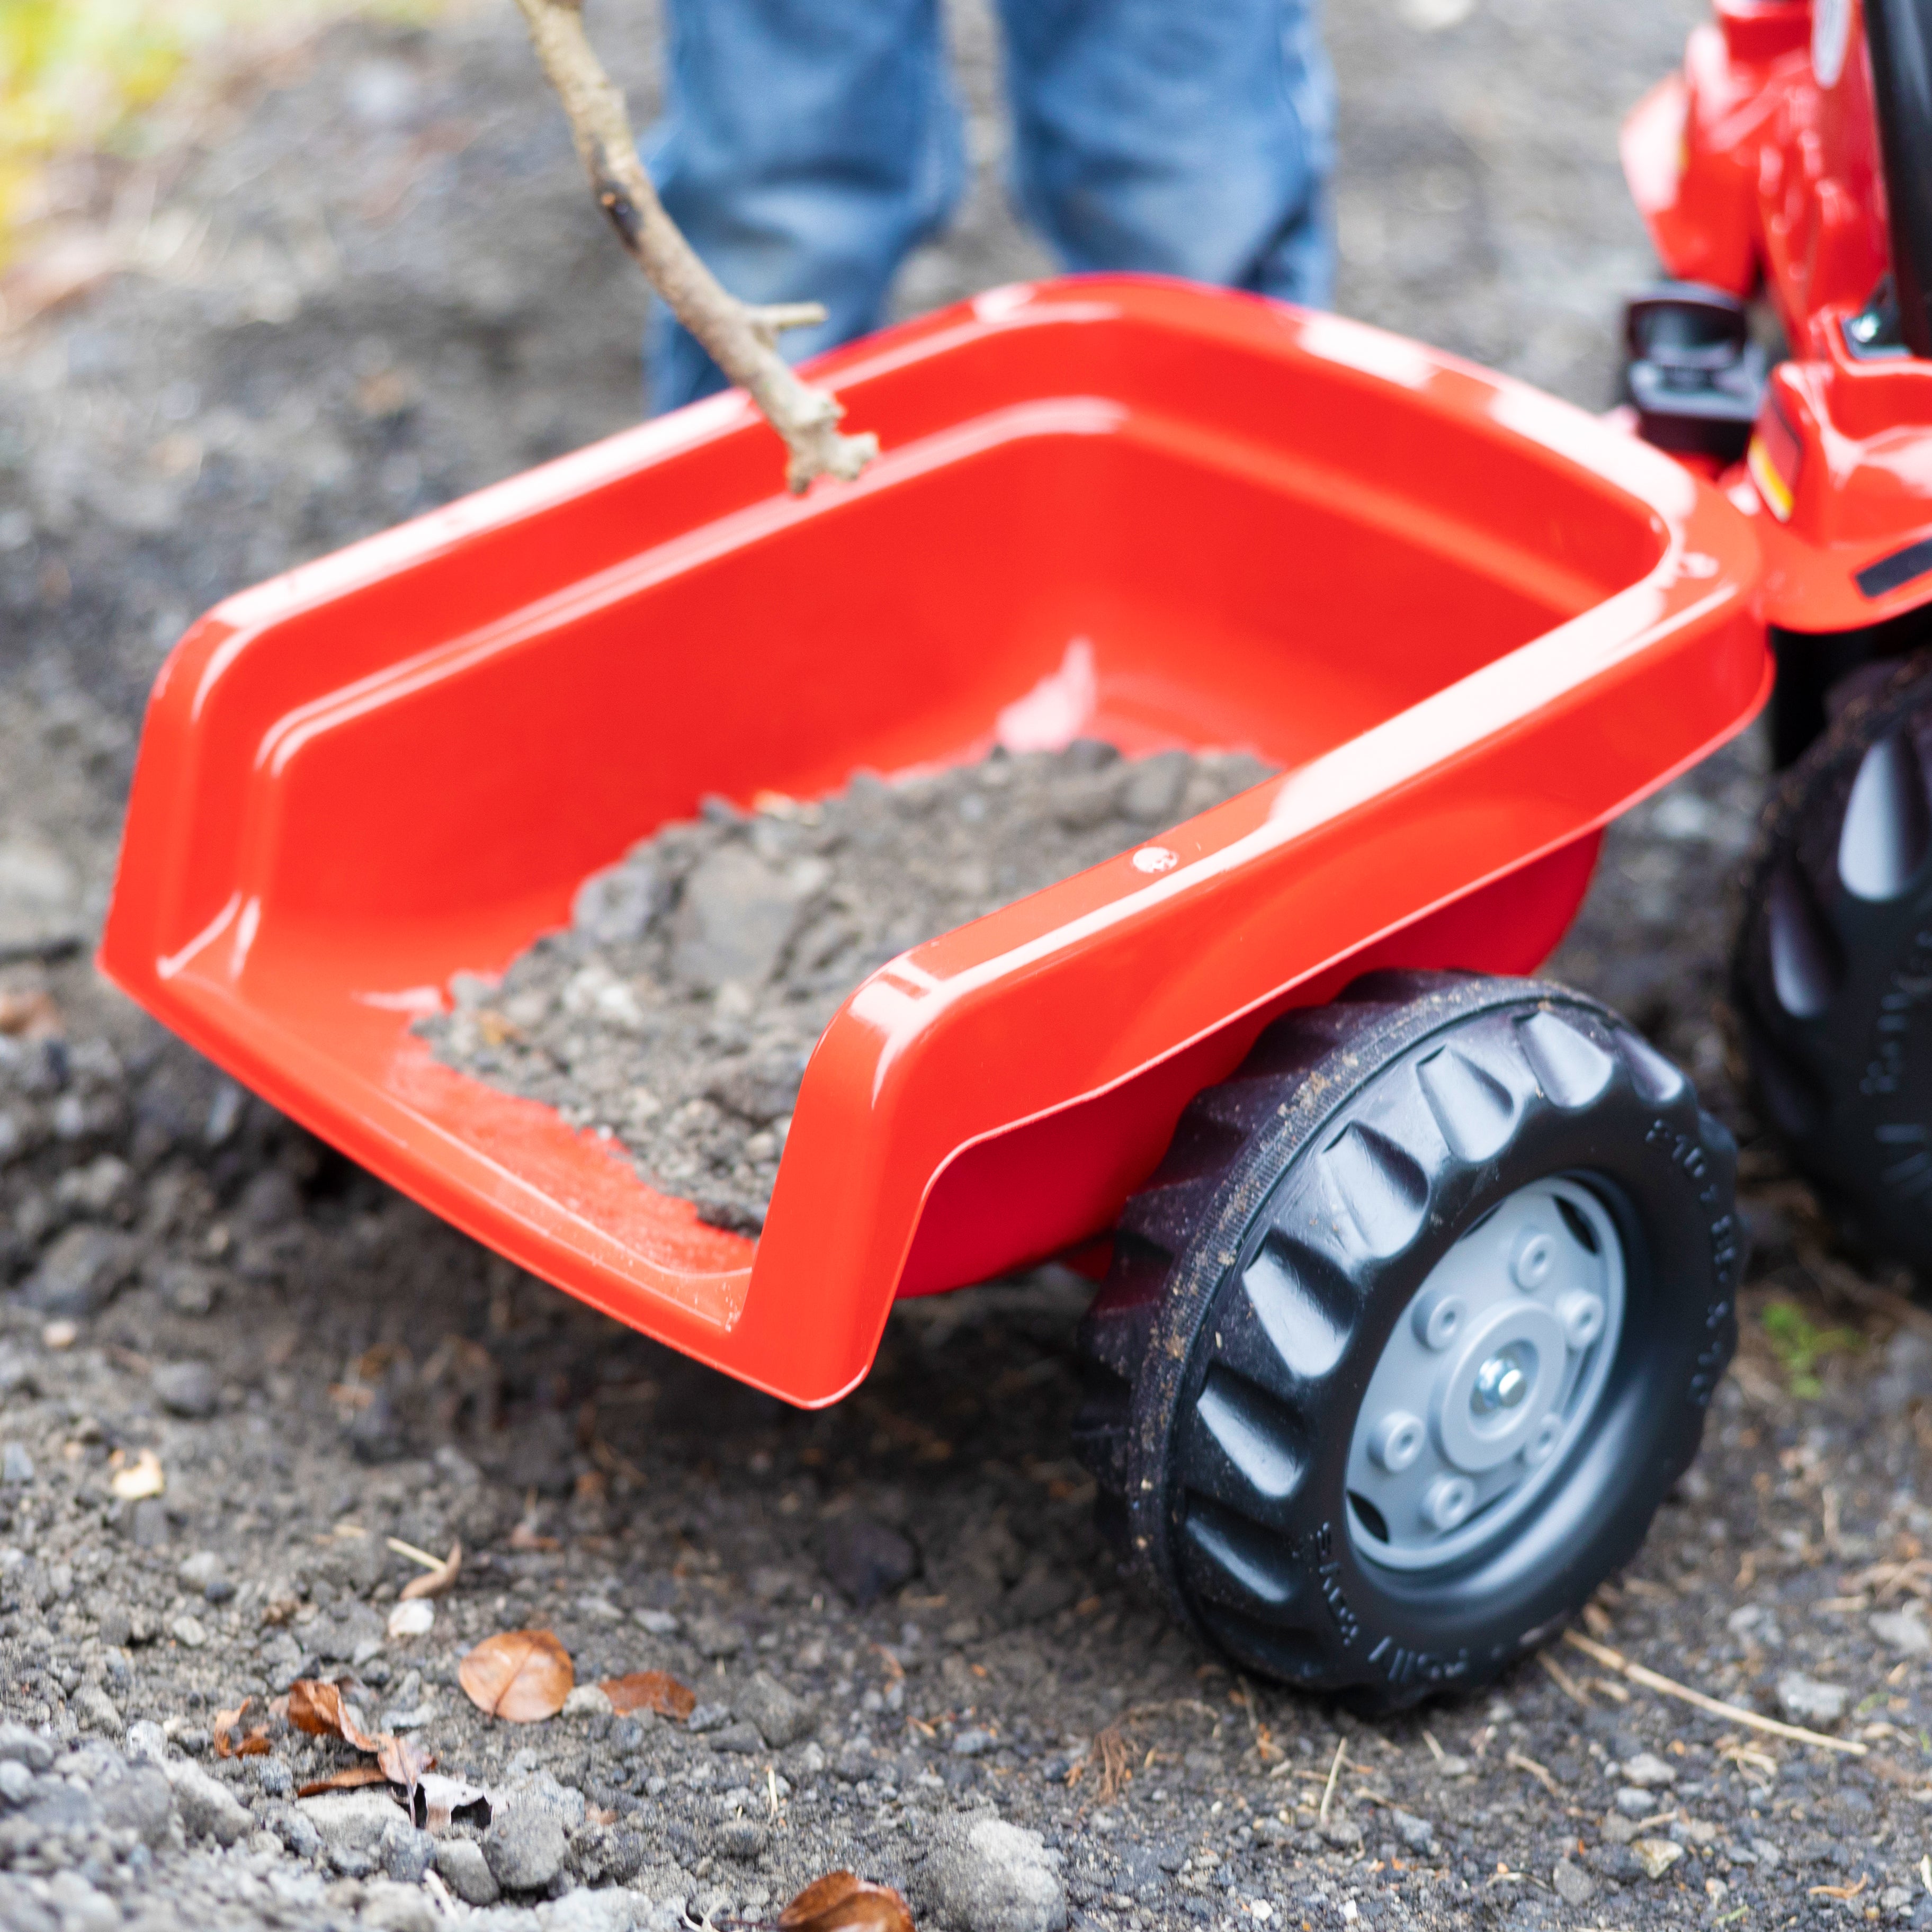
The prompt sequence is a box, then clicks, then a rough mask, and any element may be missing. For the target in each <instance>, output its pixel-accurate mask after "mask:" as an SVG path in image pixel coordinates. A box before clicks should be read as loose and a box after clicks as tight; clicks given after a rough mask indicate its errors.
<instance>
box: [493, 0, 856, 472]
mask: <svg viewBox="0 0 1932 1932" xmlns="http://www.w3.org/2000/svg"><path fill="white" fill-rule="evenodd" d="M517 7H519V8H520V10H521V11H522V13H523V20H524V23H525V24H526V26H528V27H529V30H530V40H531V42H532V44H533V45H534V46H535V48H536V51H537V58H538V60H539V61H541V62H542V63H543V70H544V74H546V75H547V77H549V80H550V85H551V86H553V88H555V89H556V93H557V98H558V99H559V100H560V101H562V104H563V111H564V113H565V115H566V116H568V119H569V121H570V131H571V135H572V136H574V139H575V140H576V142H577V157H578V158H579V159H580V160H581V161H582V162H583V171H584V172H585V173H586V174H587V175H589V177H590V187H591V191H592V193H594V194H595V196H596V197H597V200H598V205H599V206H600V207H601V208H602V209H603V210H604V213H605V214H607V215H608V216H609V217H610V225H611V226H613V228H615V229H616V231H617V234H618V237H619V239H620V240H621V241H622V242H623V245H624V246H625V248H627V249H628V250H629V251H630V253H631V258H632V260H634V261H635V262H636V263H637V266H638V267H639V268H640V269H643V272H644V274H645V275H646V278H648V279H649V282H650V284H651V286H652V287H653V288H654V289H655V290H657V292H658V294H659V295H660V296H662V297H663V298H664V301H665V302H666V303H667V305H669V307H670V311H671V313H672V314H673V315H675V316H676V317H677V319H678V320H679V322H681V323H683V324H684V326H685V328H686V329H689V330H690V331H691V334H692V335H694V336H696V337H697V339H698V341H700V342H701V343H702V344H703V345H704V347H705V348H706V350H709V352H710V355H711V359H712V361H713V362H715V363H716V364H717V365H718V368H721V370H723V371H724V374H726V376H727V377H729V378H730V380H731V381H733V382H734V383H739V384H741V385H742V386H743V387H744V388H745V389H748V391H749V392H751V399H752V401H754V402H755V403H756V404H757V406H758V407H759V408H760V410H763V412H764V415H765V419H766V422H769V424H770V425H771V426H772V428H773V429H775V430H776V431H778V434H779V435H780V436H781V437H783V438H784V445H785V448H786V449H787V451H789V452H790V461H789V462H788V463H787V465H786V467H785V481H786V482H787V484H789V485H790V487H791V489H792V490H793V492H794V493H796V492H798V491H801V490H803V489H804V488H805V486H806V485H807V484H809V483H810V482H811V479H812V478H814V476H841V477H844V478H846V479H847V480H848V481H849V480H850V478H853V477H855V476H856V475H858V474H859V471H860V470H862V469H864V468H865V465H866V464H867V463H869V462H870V461H871V460H872V458H874V457H875V456H876V455H878V453H879V440H878V438H877V437H875V436H874V435H871V434H869V433H868V434H865V435H863V436H842V435H841V434H839V430H838V419H839V418H840V417H841V416H843V415H844V410H843V408H841V406H840V405H839V404H838V402H837V401H835V400H834V399H833V398H832V397H831V396H829V395H827V394H826V392H825V391H823V389H813V388H812V387H811V385H810V384H808V383H802V382H800V381H799V379H798V377H796V375H795V374H793V371H792V370H791V368H790V365H788V364H787V362H785V360H784V358H783V357H782V356H780V355H779V354H778V347H777V344H778V333H779V332H780V331H781V329H802V328H808V327H810V326H812V325H813V324H814V323H821V322H823V320H825V311H824V310H823V308H820V306H819V305H818V304H817V303H816V302H781V303H776V304H773V305H770V306H769V307H763V308H760V307H756V306H754V305H752V304H751V303H748V302H740V301H739V300H738V299H737V298H736V296H733V295H730V294H729V293H727V292H726V290H724V288H723V287H721V286H720V284H719V283H718V278H716V277H715V275H712V272H711V271H710V270H709V269H707V268H706V266H704V264H703V262H701V261H700V260H699V259H698V257H697V251H696V250H694V248H692V247H691V244H690V243H689V242H687V241H686V240H685V239H684V237H683V236H682V235H681V234H680V233H679V232H678V228H677V224H676V223H675V222H674V221H673V220H671V218H670V216H669V215H668V214H666V213H665V212H664V204H663V203H662V202H661V201H659V200H658V197H657V190H655V188H653V187H652V185H651V179H650V176H649V175H647V174H646V173H645V172H644V166H643V162H641V161H640V160H638V158H637V143H636V142H635V140H634V139H633V138H632V136H631V124H630V117H629V116H628V114H626V113H625V109H624V97H623V96H622V94H620V93H619V92H618V91H617V89H616V87H615V86H613V84H612V83H611V80H610V76H609V75H608V74H606V73H605V72H604V68H603V65H602V63H601V62H599V60H598V58H597V56H596V55H595V52H592V49H591V46H590V43H589V40H588V39H587V38H586V37H585V34H584V31H583V0H517Z"/></svg>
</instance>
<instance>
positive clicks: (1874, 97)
mask: <svg viewBox="0 0 1932 1932" xmlns="http://www.w3.org/2000/svg"><path fill="white" fill-rule="evenodd" d="M1624 162H1625V172H1626V173H1627V174H1628V177H1629V179H1630V182H1631V187H1632V190H1633V191H1634V193H1635V195H1636V197H1637V204H1638V205H1639V207H1640V209H1641V210H1642V211H1643V214H1644V216H1645V218H1646V221H1647V222H1648V223H1649V228H1650V232H1651V235H1652V239H1653V240H1654V242H1655V244H1656V246H1657V250H1658V254H1659V255H1660V256H1661V258H1662V260H1663V262H1664V266H1665V268H1666V269H1667V272H1669V273H1670V275H1673V277H1676V278H1681V279H1680V281H1679V282H1678V283H1677V284H1676V285H1674V286H1673V287H1671V288H1670V289H1667V290H1656V291H1652V292H1649V294H1647V295H1646V297H1644V298H1643V299H1642V300H1641V301H1640V303H1639V304H1638V305H1634V308H1633V311H1632V317H1631V346H1632V349H1633V351H1634V358H1635V359H1634V363H1633V365H1632V368H1631V395H1632V399H1633V401H1635V403H1636V404H1637V408H1638V412H1639V415H1640V419H1641V421H1642V423H1643V428H1644V430H1645V432H1646V434H1650V435H1652V437H1655V440H1658V442H1660V443H1663V444H1664V445H1665V446H1668V447H1670V448H1673V449H1680V450H1682V449H1688V450H1690V451H1692V452H1696V453H1694V454H1693V455H1691V458H1690V459H1689V460H1693V461H1699V460H1701V462H1702V464H1703V468H1704V469H1705V471H1706V473H1720V472H1721V480H1722V484H1723V487H1724V489H1725V490H1726V492H1727V494H1728V495H1729V496H1730V499H1731V500H1732V501H1733V502H1734V503H1735V504H1736V505H1737V506H1738V507H1739V508H1740V509H1741V510H1742V511H1745V513H1746V514H1748V515H1749V516H1750V517H1751V518H1752V519H1753V521H1754V523H1755V525H1756V527H1757V532H1758V535H1759V538H1760V542H1761V543H1762V544H1763V550H1764V556H1765V573H1764V582H1763V609H1764V612H1765V615H1766V618H1767V619H1768V620H1769V624H1770V625H1771V640H1772V646H1773V648H1774V650H1775V654H1776V657H1777V661H1778V688H1777V693H1776V696H1775V700H1774V704H1773V714H1772V715H1773V733H1772V736H1773V742H1774V750H1775V757H1776V760H1777V762H1778V764H1779V765H1780V766H1784V767H1787V768H1788V769H1786V770H1785V771H1784V773H1783V775H1781V778H1779V780H1778V784H1777V787H1776V789H1775V792H1774V794H1773V796H1772V802H1771V807H1770V809H1769V812H1768V814H1767V817H1766V823H1765V826H1764V827H1763V832H1762V835H1761V838H1760V844H1759V849H1758V851H1757V855H1756V856H1755V857H1754V859H1753V860H1752V862H1751V866H1750V868H1749V872H1748V878H1747V880H1746V884H1745V918H1744V920H1743V923H1742V926H1741V928H1740V929H1739V935H1738V938H1737V947H1736V959H1735V962H1734V968H1733V998H1732V1005H1733V1010H1734V1011H1735V1012H1736V1014H1737V1016H1738V1017H1739V1020H1740V1022H1742V1031H1743V1038H1744V1043H1745V1048H1746V1051H1747V1054H1748V1058H1749V1060H1750V1062H1751V1068H1752V1071H1753V1073H1754V1079H1755V1084H1756V1086H1757V1097H1758V1100H1759V1103H1760V1109H1761V1112H1762V1113H1763V1117H1764V1118H1766V1121H1768V1122H1769V1124H1771V1125H1772V1127H1774V1128H1775V1130H1777V1132H1778V1134H1779V1135H1780V1136H1781V1138H1782V1139H1783V1140H1784V1143H1785V1145H1786V1146H1787V1149H1788V1150H1789V1151H1790V1154H1791V1155H1792V1157H1793V1159H1794V1160H1795V1161H1796V1163H1797V1165H1798V1166H1799V1167H1801V1168H1802V1169H1803V1170H1804V1171H1805V1173H1806V1174H1807V1175H1808V1177H1809V1178H1810V1179H1811V1181H1812V1182H1813V1183H1814V1184H1815V1185H1816V1187H1817V1188H1818V1190H1819V1191H1820V1193H1821V1194H1822V1196H1823V1198H1824V1199H1825V1200H1826V1203H1827V1205H1829V1207H1830V1208H1831V1209H1832V1212H1833V1214H1834V1216H1835V1219H1836V1220H1837V1223H1838V1228H1839V1231H1840V1232H1841V1235H1843V1237H1844V1238H1846V1240H1847V1241H1849V1243H1850V1244H1852V1245H1853V1246H1854V1247H1858V1248H1860V1249H1862V1250H1864V1251H1865V1252H1867V1253H1870V1254H1873V1255H1876V1256H1882V1257H1884V1258H1885V1259H1890V1260H1894V1261H1903V1262H1906V1263H1908V1264H1909V1265H1912V1267H1914V1268H1917V1269H1918V1270H1920V1271H1925V1270H1927V1269H1932V1040H1927V1037H1926V1029H1925V1025H1924V1007H1925V1000H1926V989H1927V988H1928V987H1929V986H1932V977H1928V976H1932V950H1928V939H1927V935H1928V933H1932V865H1928V858H1932V784H1928V777H1927V755H1928V754H1932V660H1928V659H1927V658H1926V657H1925V655H1924V651H1925V647H1926V646H1927V644H1928V643H1932V0H1816V4H1814V5H1807V4H1804V0H1717V4H1716V6H1715V17H1714V18H1713V20H1712V21H1711V22H1710V23H1709V24H1707V25H1706V26H1700V28H1697V31H1695V32H1694V34H1692V35H1691V42H1690V46H1689V48H1688V52H1687V53H1686V55H1685V65H1684V71H1683V73H1682V75H1681V76H1676V77H1673V78H1671V79H1670V80H1667V81H1666V82H1664V83H1663V84H1662V85H1661V86H1659V87H1658V88H1657V89H1655V91H1654V92H1652V94H1651V95H1649V97H1648V98H1646V101H1644V102H1643V104H1642V105H1641V106H1640V107H1639V108H1638V109H1637V111H1636V112H1635V113H1634V115H1632V116H1631V120H1630V121H1629V123H1628V126H1627V127H1626V128H1625V136H1624ZM1753 302H1755V303H1757V304H1758V305H1760V308H1762V309H1763V310H1764V311H1768V312H1769V317H1770V318H1771V319H1772V320H1774V321H1775V323H1776V325H1777V330H1776V332H1781V335H1782V337H1783V338H1784V344H1783V346H1784V347H1785V348H1787V349H1788V351H1789V353H1788V355H1787V356H1786V357H1785V358H1784V359H1783V360H1781V361H1779V362H1777V364H1776V365H1775V367H1772V368H1771V369H1770V370H1769V375H1768V377H1767V376H1766V375H1765V374H1764V371H1763V367H1762V363H1763V346H1764V345H1763V342H1762V341H1759V342H1757V343H1755V344H1754V343H1752V342H1751V340H1750V338H1751V329H1750V325H1749V321H1748V317H1747V315H1746V305H1747V304H1748V303H1753ZM1727 311H1728V314H1727ZM1772 333H1774V332H1772V331H1770V330H1766V329H1759V330H1758V332H1757V335H1758V336H1759V337H1760V338H1763V337H1765V336H1767V335H1770V334H1772ZM1727 344H1728V352H1727ZM1753 356H1756V357H1757V367H1756V368H1755V370H1754V368H1752V367H1751V359H1752V357H1753ZM1747 396H1748V401H1742V406H1741V407H1740V404H1739V399H1741V398H1745V397H1747ZM1740 416H1741V417H1742V420H1741V421H1740V420H1739V418H1740ZM1727 417H1728V418H1729V419H1730V421H1731V422H1734V423H1735V424H1736V428H1737V431H1738V434H1737V440H1736V446H1735V447H1732V446H1726V445H1725V444H1724V442H1723V436H1724V434H1726V433H1727V432H1725V431H1720V430H1719V429H1718V428H1717V425H1718V422H1720V420H1721V419H1726V418H1727ZM1747 429H1748V435H1749V442H1748V447H1747V446H1746V445H1745V441H1744V434H1745V431H1746V430H1747ZM1739 455H1742V457H1743V458H1744V460H1743V461H1742V462H1733V461H1732V460H1731V459H1732V458H1733V457H1736V456H1739Z"/></svg>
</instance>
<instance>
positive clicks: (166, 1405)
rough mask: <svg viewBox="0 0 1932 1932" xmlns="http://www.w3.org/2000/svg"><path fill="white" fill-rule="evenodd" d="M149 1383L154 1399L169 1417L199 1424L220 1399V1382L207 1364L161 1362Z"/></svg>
mask: <svg viewBox="0 0 1932 1932" xmlns="http://www.w3.org/2000/svg"><path fill="white" fill-rule="evenodd" d="M152 1382H153V1385H154V1397H155V1400H157V1401H158V1402H159V1403H160V1405H161V1406H162V1407H163V1409H166V1410H167V1411H168V1412H169V1414H170V1415H181V1416H186V1417H187V1418H189V1419H190V1421H202V1420H205V1418H207V1417H208V1416H211V1415H213V1414H214V1412H215V1409H216V1407H217V1405H218V1404H219V1403H220V1400H221V1380H220V1377H219V1376H217V1375H216V1373H214V1370H213V1369H212V1368H211V1367H209V1366H208V1364H207V1363H205V1362H163V1363H161V1364H159V1365H158V1366H157V1367H156V1369H155V1370H154V1375H153V1377H152Z"/></svg>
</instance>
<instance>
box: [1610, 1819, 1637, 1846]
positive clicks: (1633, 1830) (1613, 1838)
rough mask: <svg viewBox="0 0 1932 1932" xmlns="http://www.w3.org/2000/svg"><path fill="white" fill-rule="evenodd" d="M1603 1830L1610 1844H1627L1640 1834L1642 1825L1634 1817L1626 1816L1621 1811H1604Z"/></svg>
mask: <svg viewBox="0 0 1932 1932" xmlns="http://www.w3.org/2000/svg"><path fill="white" fill-rule="evenodd" d="M1603 1832H1604V1838H1607V1840H1608V1841H1610V1843H1612V1844H1613V1845H1627V1844H1628V1843H1630V1841H1631V1840H1632V1839H1633V1838H1638V1837H1640V1836H1641V1835H1642V1833H1643V1827H1642V1826H1640V1825H1639V1824H1638V1823H1637V1820H1635V1819H1634V1818H1631V1817H1625V1814H1623V1813H1622V1812H1621V1811H1606V1812H1605V1813H1604V1823H1603Z"/></svg>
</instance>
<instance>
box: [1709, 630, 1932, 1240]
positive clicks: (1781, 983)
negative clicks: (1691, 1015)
mask: <svg viewBox="0 0 1932 1932" xmlns="http://www.w3.org/2000/svg"><path fill="white" fill-rule="evenodd" d="M1834 702H1835V707H1836V709H1835V716H1834V718H1833V721H1832V724H1831V725H1830V727H1829V728H1828V729H1827V730H1826V732H1825V733H1824V734H1823V736H1821V737H1820V738H1819V739H1817V741H1816V742H1814V744H1813V745H1811V748H1809V749H1808V751H1806V752H1805V754H1804V755H1803V757H1801V758H1799V760H1798V761H1797V762H1796V763H1795V764H1793V766H1791V768H1790V769H1789V770H1788V771H1787V772H1785V773H1784V775H1782V776H1781V778H1779V779H1778V783H1777V784H1776V787H1775V789H1774V790H1773V792H1772V796H1771V798H1770V800H1769V802H1768V803H1767V805H1766V808H1765V813H1764V816H1763V820H1762V821H1761V823H1760V827H1759V832H1758V841H1757V847H1756V848H1755V850H1754V853H1753V854H1752V856H1751V859H1750V861H1749V862H1748V864H1747V865H1746V868H1745V873H1744V877H1743V880H1742V885H1741V887H1740V892H1739V898H1740V904H1739V911H1738V921H1737V938H1736V946H1735V948H1734V950H1733V956H1732V968H1731V986H1732V1004H1733V1010H1734V1011H1735V1013H1736V1018H1737V1022H1738V1025H1739V1034H1740V1037H1741V1040H1742V1046H1743V1048H1744V1052H1745V1058H1746V1061H1748V1064H1749V1067H1750V1069H1751V1078H1752V1082H1753V1085H1754V1088H1755V1089H1756V1092H1757V1099H1758V1102H1759V1105H1760V1109H1761V1111H1762V1112H1763V1115H1764V1118H1765V1119H1766V1121H1767V1122H1768V1123H1769V1125H1770V1126H1771V1127H1772V1128H1773V1130H1775V1132H1776V1133H1777V1134H1778V1137H1779V1138H1780V1139H1781V1140H1782V1141H1783V1142H1784V1145H1785V1146H1786V1148H1787V1149H1788V1151H1790V1155H1791V1157H1792V1160H1793V1162H1794V1163H1796V1166H1798V1167H1799V1169H1802V1171H1803V1172H1805V1174H1806V1175H1808V1176H1809V1177H1810V1178H1811V1181H1813V1182H1814V1184H1816V1186H1817V1189H1818V1191H1819V1193H1820V1196H1821V1198H1822V1199H1823V1202H1824V1204H1825V1205H1826V1208H1827V1209H1828V1211H1829V1212H1830V1213H1831V1214H1832V1217H1833V1218H1834V1220H1835V1221H1836V1222H1837V1223H1838V1227H1839V1229H1840V1231H1841V1233H1842V1234H1843V1235H1844V1237H1845V1238H1846V1240H1847V1241H1849V1243H1850V1244H1851V1245H1852V1247H1855V1248H1857V1249H1859V1250H1862V1251H1864V1253H1867V1254H1869V1255H1871V1256H1877V1257H1885V1258H1889V1259H1894V1260H1897V1261H1901V1262H1905V1263H1906V1264H1907V1265H1909V1266H1910V1267H1912V1268H1915V1269H1917V1270H1919V1271H1932V798H1928V788H1927V777H1926V775H1927V769H1928V766H1927V760H1928V759H1932V652H1919V653H1918V654H1917V655H1915V656H1913V657H1911V658H1908V659H1906V660H1905V661H1903V662H1900V663H1897V664H1874V665H1871V666H1868V667H1866V668H1865V669H1864V670H1861V671H1860V672H1858V673H1855V674H1854V676H1853V677H1852V678H1851V679H1848V680H1847V681H1846V683H1845V684H1844V685H1841V686H1840V687H1839V688H1838V691H1837V692H1836V693H1835V694H1834Z"/></svg>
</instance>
